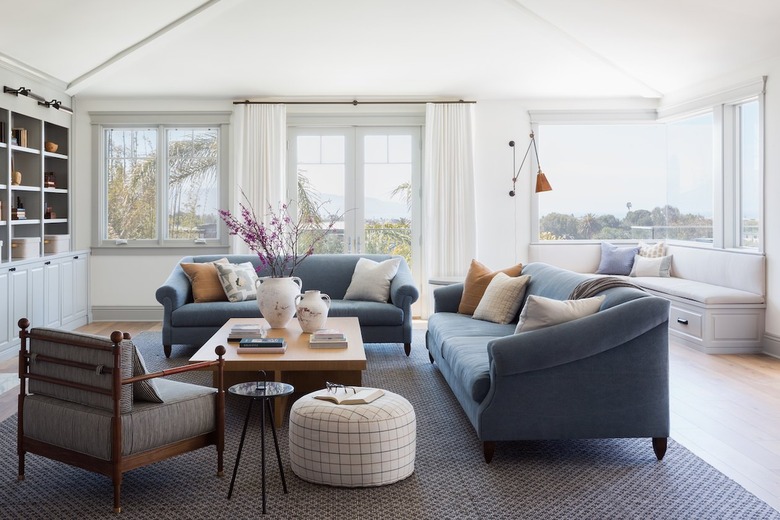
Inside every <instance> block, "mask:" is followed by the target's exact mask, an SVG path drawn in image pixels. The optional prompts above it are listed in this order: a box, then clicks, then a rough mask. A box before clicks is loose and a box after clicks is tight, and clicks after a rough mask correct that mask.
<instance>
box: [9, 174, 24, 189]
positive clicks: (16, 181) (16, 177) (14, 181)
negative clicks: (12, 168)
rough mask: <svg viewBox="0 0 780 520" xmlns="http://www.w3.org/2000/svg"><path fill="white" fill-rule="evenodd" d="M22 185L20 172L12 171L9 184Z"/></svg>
mask: <svg viewBox="0 0 780 520" xmlns="http://www.w3.org/2000/svg"><path fill="white" fill-rule="evenodd" d="M21 185H22V172H14V174H13V176H12V177H11V186H21Z"/></svg>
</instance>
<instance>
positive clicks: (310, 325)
mask: <svg viewBox="0 0 780 520" xmlns="http://www.w3.org/2000/svg"><path fill="white" fill-rule="evenodd" d="M295 308H296V310H297V312H298V323H300V324H301V330H303V332H308V333H312V332H314V331H315V330H317V329H321V328H322V327H323V326H324V325H325V321H326V320H327V319H328V310H330V296H328V295H327V294H321V293H320V291H306V292H305V293H304V294H299V295H298V296H296V297H295Z"/></svg>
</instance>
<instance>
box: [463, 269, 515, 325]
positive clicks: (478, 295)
mask: <svg viewBox="0 0 780 520" xmlns="http://www.w3.org/2000/svg"><path fill="white" fill-rule="evenodd" d="M522 270H523V264H517V265H514V266H512V267H507V268H506V269H501V270H500V271H491V270H490V268H488V267H487V266H486V265H485V264H482V263H480V262H477V261H476V260H472V261H471V266H469V272H468V274H466V281H465V282H463V296H461V298H460V305H459V306H458V312H459V313H461V314H474V311H475V310H476V309H477V305H479V302H480V300H481V299H482V296H483V295H484V294H485V289H487V286H488V285H490V281H491V280H492V279H493V277H494V276H496V275H497V274H498V273H505V274H506V275H507V276H520V272H521V271H522Z"/></svg>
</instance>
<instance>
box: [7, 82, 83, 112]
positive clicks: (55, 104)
mask: <svg viewBox="0 0 780 520" xmlns="http://www.w3.org/2000/svg"><path fill="white" fill-rule="evenodd" d="M3 93H5V94H11V95H13V96H24V97H28V98H32V99H34V100H36V101H37V102H38V104H39V105H40V106H44V107H48V108H54V109H56V110H61V111H63V112H67V113H68V114H71V115H72V114H73V109H71V108H68V107H66V106H64V105H63V104H62V102H61V101H57V100H56V99H52V100H51V101H46V98H45V97H43V96H39V95H38V94H35V93H33V92H32V91H31V90H30V89H29V88H26V87H19V88H11V87H7V86H3Z"/></svg>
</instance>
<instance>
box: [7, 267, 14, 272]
mask: <svg viewBox="0 0 780 520" xmlns="http://www.w3.org/2000/svg"><path fill="white" fill-rule="evenodd" d="M13 271H16V267H9V268H8V272H9V273H10V272H13Z"/></svg>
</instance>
